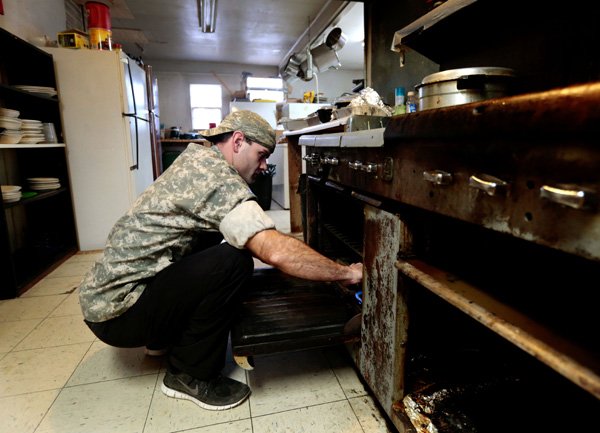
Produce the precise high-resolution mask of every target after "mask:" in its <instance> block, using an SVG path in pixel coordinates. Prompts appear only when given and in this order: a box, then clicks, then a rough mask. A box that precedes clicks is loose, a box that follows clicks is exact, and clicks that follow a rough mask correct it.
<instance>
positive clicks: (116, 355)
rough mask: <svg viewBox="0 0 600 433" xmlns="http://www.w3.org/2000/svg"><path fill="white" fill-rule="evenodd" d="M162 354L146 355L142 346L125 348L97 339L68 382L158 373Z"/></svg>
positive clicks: (88, 381)
mask: <svg viewBox="0 0 600 433" xmlns="http://www.w3.org/2000/svg"><path fill="white" fill-rule="evenodd" d="M163 358H164V357H155V356H146V355H145V354H144V349H143V348H141V347H138V348H135V349H123V348H118V347H111V346H108V345H107V344H105V343H103V342H101V341H96V342H94V343H93V344H92V347H90V350H89V351H88V352H87V353H86V354H85V357H84V358H83V360H82V361H81V363H80V364H79V365H78V366H77V369H76V370H75V372H74V373H73V376H71V378H70V379H69V381H68V382H67V386H74V385H82V384H86V383H93V382H102V381H106V380H114V379H122V378H125V377H132V376H141V375H144V374H152V373H156V374H158V372H159V370H160V366H161V363H162V362H163Z"/></svg>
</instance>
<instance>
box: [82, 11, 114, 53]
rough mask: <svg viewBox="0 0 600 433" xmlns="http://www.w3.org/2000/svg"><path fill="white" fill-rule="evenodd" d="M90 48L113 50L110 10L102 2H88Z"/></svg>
mask: <svg viewBox="0 0 600 433" xmlns="http://www.w3.org/2000/svg"><path fill="white" fill-rule="evenodd" d="M85 10H86V13H87V18H88V33H89V35H90V48H92V49H96V50H109V51H110V50H112V38H111V36H112V34H111V31H110V29H111V24H110V8H109V7H108V6H107V5H105V4H104V3H100V2H86V4H85Z"/></svg>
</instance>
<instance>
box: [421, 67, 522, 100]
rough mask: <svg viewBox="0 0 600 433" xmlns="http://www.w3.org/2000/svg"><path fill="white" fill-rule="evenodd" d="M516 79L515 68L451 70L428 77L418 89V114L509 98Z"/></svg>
mask: <svg viewBox="0 0 600 433" xmlns="http://www.w3.org/2000/svg"><path fill="white" fill-rule="evenodd" d="M514 79H515V74H514V71H513V70H512V69H509V68H500V67H478V68H462V69H449V70H447V71H441V72H436V73H435V74H431V75H427V76H426V77H425V78H423V81H421V84H419V85H418V86H416V89H417V91H418V93H419V111H422V110H429V109H432V108H441V107H449V106H452V105H460V104H467V103H469V102H476V101H482V100H484V99H490V98H499V97H502V96H507V95H509V94H510V91H511V88H512V87H513V84H514Z"/></svg>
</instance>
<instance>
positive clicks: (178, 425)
mask: <svg viewBox="0 0 600 433" xmlns="http://www.w3.org/2000/svg"><path fill="white" fill-rule="evenodd" d="M228 367H229V368H228V370H226V371H224V372H223V373H224V374H225V375H226V376H229V377H232V378H233V379H236V380H239V381H240V382H246V379H245V371H244V370H242V369H241V368H239V367H235V368H234V367H232V366H228ZM163 377H164V375H163V374H161V375H160V379H159V381H158V383H157V386H156V389H155V390H154V398H153V399H152V405H151V407H150V413H149V415H148V420H147V422H146V428H145V429H144V433H170V432H179V431H181V430H185V431H187V430H188V429H193V428H198V427H205V426H210V425H213V424H222V423H228V422H232V421H236V420H241V419H248V418H250V407H249V404H248V401H245V402H244V403H242V404H241V405H239V406H237V407H234V408H233V409H229V410H223V411H214V410H206V409H202V408H201V407H199V406H197V405H196V404H194V403H192V402H190V401H186V400H180V399H175V398H171V397H167V396H166V395H164V394H163V393H162V391H161V390H160V385H161V383H162V380H163ZM250 398H252V396H250ZM215 428H216V427H215ZM216 431H223V432H227V433H229V431H228V430H216Z"/></svg>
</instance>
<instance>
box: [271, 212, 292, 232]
mask: <svg viewBox="0 0 600 433" xmlns="http://www.w3.org/2000/svg"><path fill="white" fill-rule="evenodd" d="M266 213H267V215H269V217H271V219H272V220H273V222H275V228H277V230H279V231H280V232H282V233H289V232H290V212H289V211H287V210H269V211H267V212H266Z"/></svg>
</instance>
